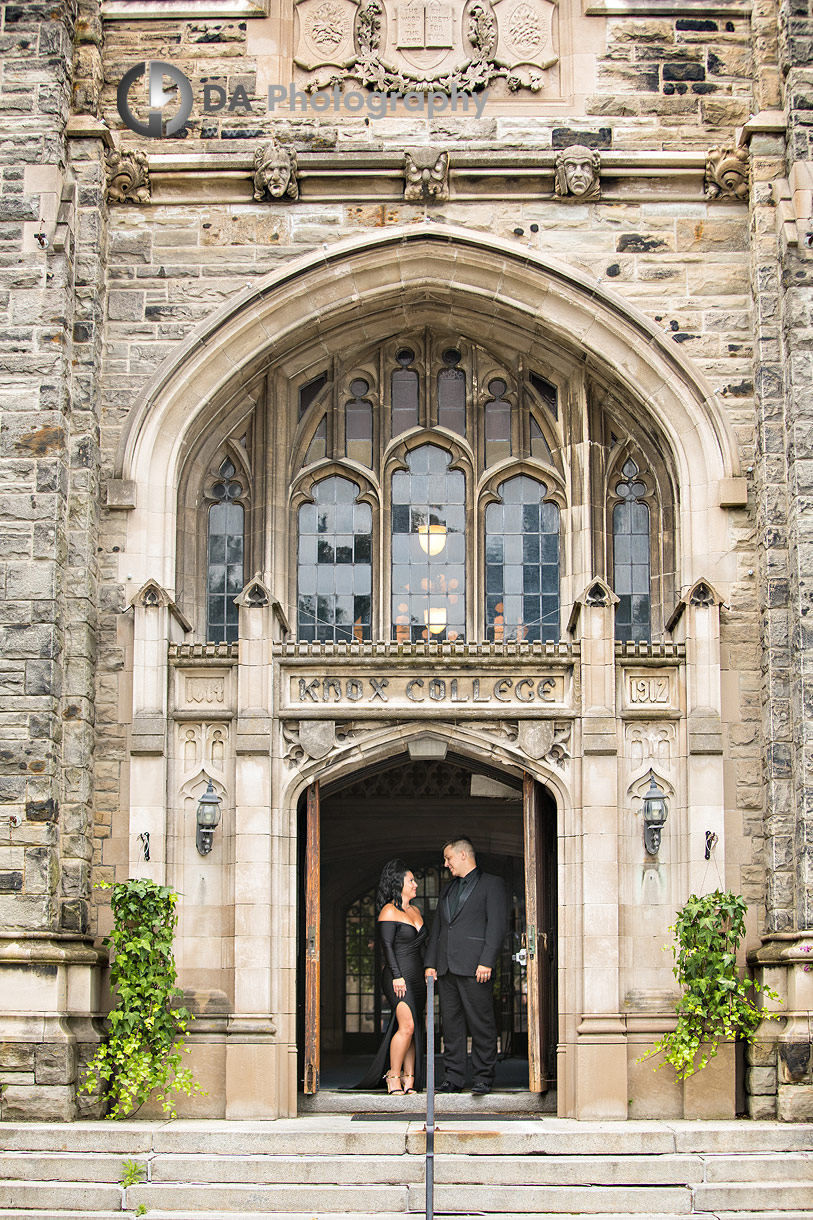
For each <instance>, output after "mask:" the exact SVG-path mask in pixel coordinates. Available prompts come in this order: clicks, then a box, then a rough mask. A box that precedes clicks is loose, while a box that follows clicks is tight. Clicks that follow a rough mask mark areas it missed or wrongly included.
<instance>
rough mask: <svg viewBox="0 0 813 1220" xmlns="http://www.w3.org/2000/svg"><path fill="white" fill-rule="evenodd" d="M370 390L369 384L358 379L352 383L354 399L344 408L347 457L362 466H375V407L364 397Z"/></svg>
mask: <svg viewBox="0 0 813 1220" xmlns="http://www.w3.org/2000/svg"><path fill="white" fill-rule="evenodd" d="M369 389H370V384H369V382H367V381H365V380H364V378H363V377H356V378H355V380H354V381H351V382H350V393H351V394H353V395H354V397H353V398H352V399H351V400H350V402H348V403H346V404H345V408H344V426H345V436H346V444H347V456H348V457H349V458H353V459H354V460H355V461H356V462H359V463H360V464H361V465H362V466H372V464H373V405H372V403H371V402H370V400H369V399H367V398H365V397H364V395H365V394H366V393H367V392H368V390H369Z"/></svg>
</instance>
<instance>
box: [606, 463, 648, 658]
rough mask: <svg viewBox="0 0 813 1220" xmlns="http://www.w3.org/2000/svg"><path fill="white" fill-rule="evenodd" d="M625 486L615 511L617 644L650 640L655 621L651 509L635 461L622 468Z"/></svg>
mask: <svg viewBox="0 0 813 1220" xmlns="http://www.w3.org/2000/svg"><path fill="white" fill-rule="evenodd" d="M621 473H622V475H623V476H624V479H625V482H623V483H619V484H618V485H617V486H616V488H615V492H616V495H617V496H620V498H621V503H620V504H616V505H615V507H614V508H613V588H614V590H615V592H616V594H617V595H618V599H619V601H618V605H617V606H616V608H615V638H616V639H617V640H625V641H626V640H633V641H635V640H647V641H648V640H649V639H650V637H651V633H652V621H651V573H650V553H649V505H648V504H645V503H644V502H643V497H644V496H645V495H646V484H644V483H642V482H641V481H640V480H639V479H638V477H637V476H638V474H639V470H638V467H637V465H636V464H635V462H634V461H633V460H632V458H629V459H628V460H627V461H626V462H625V463H624V465H623V466H622V467H621Z"/></svg>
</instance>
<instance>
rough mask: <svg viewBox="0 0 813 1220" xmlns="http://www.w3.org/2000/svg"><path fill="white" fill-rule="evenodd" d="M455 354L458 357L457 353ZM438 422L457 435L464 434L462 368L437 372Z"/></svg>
mask: <svg viewBox="0 0 813 1220" xmlns="http://www.w3.org/2000/svg"><path fill="white" fill-rule="evenodd" d="M450 354H451V353H450ZM455 354H456V355H458V357H459V353H455ZM438 423H439V424H440V425H441V427H442V428H448V429H449V430H450V431H451V432H456V433H457V434H458V435H459V436H465V435H466V374H465V373H464V371H463V369H456V368H445V369H441V370H440V372H439V373H438Z"/></svg>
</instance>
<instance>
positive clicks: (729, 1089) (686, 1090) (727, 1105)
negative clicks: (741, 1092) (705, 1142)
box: [683, 1042, 737, 1120]
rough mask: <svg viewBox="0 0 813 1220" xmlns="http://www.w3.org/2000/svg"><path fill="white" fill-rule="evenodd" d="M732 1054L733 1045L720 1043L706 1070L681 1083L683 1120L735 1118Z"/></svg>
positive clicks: (733, 1050) (734, 1074)
mask: <svg viewBox="0 0 813 1220" xmlns="http://www.w3.org/2000/svg"><path fill="white" fill-rule="evenodd" d="M734 1054H735V1048H734V1044H733V1043H731V1042H725V1043H721V1044H720V1045H719V1047H718V1049H717V1054H716V1055H715V1057H714V1058H713V1059H711V1060H710V1061H709V1063H708V1064H707V1065H706V1067H704V1068H703V1070H702V1071H701V1072H695V1074H694V1075H693V1076H689V1078H688V1079H687V1080H684V1082H683V1117H684V1118H691V1119H705V1120H709V1119H725V1118H735V1117H736V1112H737V1107H736V1069H735V1063H734Z"/></svg>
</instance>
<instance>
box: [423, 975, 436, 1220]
mask: <svg viewBox="0 0 813 1220" xmlns="http://www.w3.org/2000/svg"><path fill="white" fill-rule="evenodd" d="M425 1176H426V1220H433V1217H434V1214H435V980H434V979H433V978H432V975H431V974H430V975H429V976H428V978H427V980H426V1175H425Z"/></svg>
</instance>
